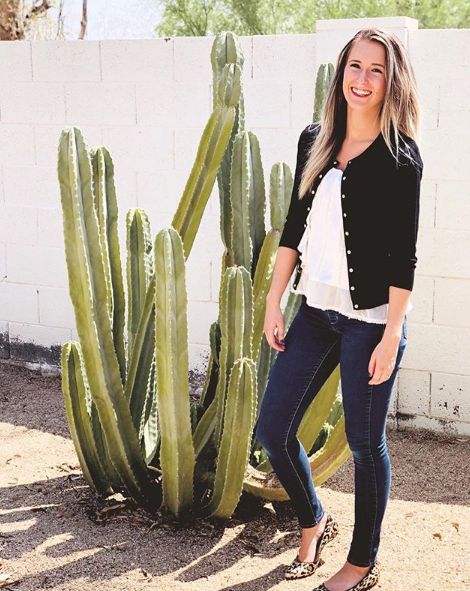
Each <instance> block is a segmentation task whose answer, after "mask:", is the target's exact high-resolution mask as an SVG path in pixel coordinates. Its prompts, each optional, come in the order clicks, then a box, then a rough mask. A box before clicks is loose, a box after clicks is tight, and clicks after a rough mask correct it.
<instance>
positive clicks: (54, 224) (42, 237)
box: [36, 208, 64, 249]
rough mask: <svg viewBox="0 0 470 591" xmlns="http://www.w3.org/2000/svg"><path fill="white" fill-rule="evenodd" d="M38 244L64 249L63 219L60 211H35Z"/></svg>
mask: <svg viewBox="0 0 470 591" xmlns="http://www.w3.org/2000/svg"><path fill="white" fill-rule="evenodd" d="M36 211H37V218H38V229H37V233H38V241H37V242H38V244H39V245H40V246H53V247H56V248H61V249H63V248H64V218H63V214H62V209H60V210H59V209H44V208H40V209H37V210H36Z"/></svg>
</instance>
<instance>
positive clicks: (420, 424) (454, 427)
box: [398, 415, 470, 437]
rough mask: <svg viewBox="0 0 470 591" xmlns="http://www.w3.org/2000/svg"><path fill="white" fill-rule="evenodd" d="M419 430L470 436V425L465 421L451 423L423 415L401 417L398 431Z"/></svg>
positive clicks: (455, 435)
mask: <svg viewBox="0 0 470 591" xmlns="http://www.w3.org/2000/svg"><path fill="white" fill-rule="evenodd" d="M417 429H428V430H430V431H434V432H436V433H445V434H446V435H451V436H454V437H457V436H465V437H467V436H469V435H470V423H465V422H463V421H451V420H447V419H438V418H434V417H425V416H422V415H416V416H415V415H399V416H398V430H399V431H404V430H410V431H416V430H417Z"/></svg>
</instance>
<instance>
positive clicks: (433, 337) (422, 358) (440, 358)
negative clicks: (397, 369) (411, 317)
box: [402, 323, 470, 375]
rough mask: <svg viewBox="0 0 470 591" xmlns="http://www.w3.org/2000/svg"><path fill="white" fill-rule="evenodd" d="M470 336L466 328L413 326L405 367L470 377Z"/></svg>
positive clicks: (411, 324) (409, 334) (404, 358)
mask: <svg viewBox="0 0 470 591" xmlns="http://www.w3.org/2000/svg"><path fill="white" fill-rule="evenodd" d="M468 351H470V335H469V331H468V328H467V327H466V326H442V325H436V324H432V325H424V324H413V323H410V325H409V326H408V346H407V347H406V349H405V354H404V357H403V362H402V365H403V367H406V368H407V369H416V370H423V371H436V372H448V373H456V374H463V375H467V374H470V356H469V355H468Z"/></svg>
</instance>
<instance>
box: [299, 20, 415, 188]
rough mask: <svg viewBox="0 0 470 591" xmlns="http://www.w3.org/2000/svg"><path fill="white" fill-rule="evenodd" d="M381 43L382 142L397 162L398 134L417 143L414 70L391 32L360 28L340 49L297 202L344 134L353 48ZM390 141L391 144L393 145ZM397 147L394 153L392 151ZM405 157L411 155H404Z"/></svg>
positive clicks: (338, 144) (302, 177)
mask: <svg viewBox="0 0 470 591" xmlns="http://www.w3.org/2000/svg"><path fill="white" fill-rule="evenodd" d="M363 39H366V40H369V41H376V42H378V43H382V45H383V46H384V48H385V80H386V89H385V97H384V100H383V103H382V106H381V109H380V128H381V132H382V134H383V137H384V140H385V143H386V145H387V147H388V149H389V150H390V152H391V153H392V155H393V156H394V158H395V160H396V161H397V166H398V158H399V151H400V149H399V135H400V133H403V134H405V135H407V136H408V137H409V138H411V139H412V140H414V141H416V139H417V136H418V123H419V119H420V106H419V99H418V92H417V86H416V79H415V75H414V71H413V67H412V65H411V63H410V61H409V58H408V55H407V52H406V49H405V47H404V46H403V44H402V43H401V41H400V40H399V39H398V37H396V36H395V35H393V34H392V33H387V32H385V31H382V30H380V29H377V28H371V29H361V30H359V31H358V32H357V33H356V34H355V35H354V37H353V38H352V39H351V40H350V41H348V43H346V45H345V46H344V47H343V49H342V50H341V52H340V54H339V56H338V59H337V62H336V68H335V73H334V75H333V79H332V81H331V84H330V87H329V89H328V92H327V95H326V99H325V102H324V105H323V108H322V111H321V114H320V122H319V123H320V125H321V128H320V131H319V132H318V134H317V137H316V139H315V141H314V142H313V143H312V146H311V147H310V149H309V154H308V157H307V162H306V164H305V166H304V169H303V171H302V176H301V181H300V185H299V199H302V198H303V196H304V195H305V194H306V193H307V192H308V191H309V190H310V189H311V187H312V184H313V181H314V180H315V178H316V177H317V175H318V174H319V173H320V172H321V171H322V170H323V169H324V168H325V166H326V165H327V164H328V162H329V161H330V159H331V158H334V157H335V156H336V154H337V152H338V151H339V149H340V147H341V144H342V143H343V139H344V135H345V132H346V115H347V103H346V99H345V97H344V93H343V73H344V68H345V67H346V63H347V61H348V57H349V53H350V51H351V48H352V46H353V45H354V44H355V43H356V42H358V41H360V40H363ZM392 142H393V143H392ZM393 146H396V152H395V154H394V152H393ZM403 153H404V154H405V155H406V156H407V157H408V158H410V154H408V153H407V152H403Z"/></svg>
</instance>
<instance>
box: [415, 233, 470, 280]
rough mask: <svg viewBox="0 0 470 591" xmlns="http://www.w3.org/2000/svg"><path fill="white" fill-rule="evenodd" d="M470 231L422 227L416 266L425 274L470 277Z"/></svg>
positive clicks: (417, 248)
mask: <svg viewBox="0 0 470 591" xmlns="http://www.w3.org/2000/svg"><path fill="white" fill-rule="evenodd" d="M469 250H470V232H467V231H465V230H459V231H455V230H447V229H443V228H434V229H431V228H421V229H420V231H419V233H418V244H417V247H416V251H417V256H418V263H417V266H416V268H417V269H418V265H419V272H420V273H422V274H424V275H434V276H435V275H441V276H443V277H455V278H457V277H460V278H465V279H467V278H468V279H470V257H468V256H467V253H468V252H469Z"/></svg>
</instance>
